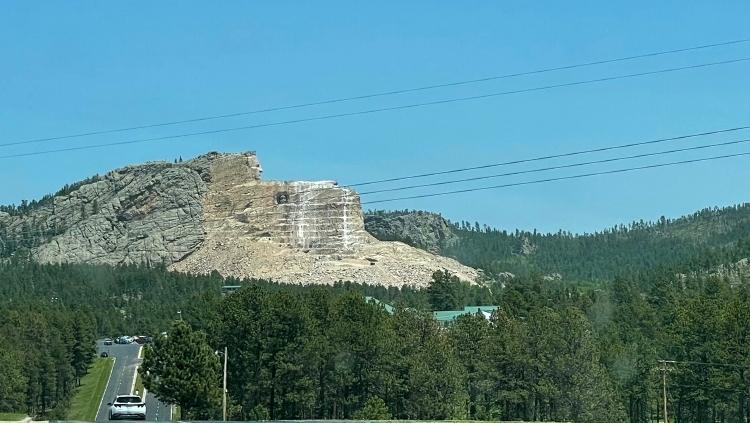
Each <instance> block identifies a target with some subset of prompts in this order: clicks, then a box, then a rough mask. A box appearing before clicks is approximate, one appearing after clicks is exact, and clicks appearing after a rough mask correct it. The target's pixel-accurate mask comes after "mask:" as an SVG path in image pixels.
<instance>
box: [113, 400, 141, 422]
mask: <svg viewBox="0 0 750 423" xmlns="http://www.w3.org/2000/svg"><path fill="white" fill-rule="evenodd" d="M108 405H109V419H110V420H118V419H129V420H132V419H135V420H146V403H145V402H143V400H142V399H141V397H139V396H138V395H118V396H117V397H116V398H115V401H114V402H110V403H109V404H108Z"/></svg>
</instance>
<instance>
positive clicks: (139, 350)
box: [130, 345, 145, 398]
mask: <svg viewBox="0 0 750 423" xmlns="http://www.w3.org/2000/svg"><path fill="white" fill-rule="evenodd" d="M142 350H143V346H142V345H141V346H140V347H138V354H137V355H136V359H140V358H141V351H142ZM136 377H138V363H136V364H135V369H134V370H133V383H132V384H131V385H130V395H133V390H134V389H135V379H136ZM144 398H145V397H144Z"/></svg>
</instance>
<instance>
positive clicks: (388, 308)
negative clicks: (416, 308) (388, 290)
mask: <svg viewBox="0 0 750 423" xmlns="http://www.w3.org/2000/svg"><path fill="white" fill-rule="evenodd" d="M365 302H367V303H373V304H377V305H382V306H383V308H385V311H387V312H388V314H393V312H394V308H393V306H392V305H390V304H386V303H384V302H382V301H380V300H379V299H377V298H375V297H365Z"/></svg>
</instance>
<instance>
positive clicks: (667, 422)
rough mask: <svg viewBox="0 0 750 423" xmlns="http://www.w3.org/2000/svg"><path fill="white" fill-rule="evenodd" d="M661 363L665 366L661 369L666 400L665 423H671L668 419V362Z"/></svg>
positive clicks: (663, 394) (662, 361) (663, 392)
mask: <svg viewBox="0 0 750 423" xmlns="http://www.w3.org/2000/svg"><path fill="white" fill-rule="evenodd" d="M659 362H661V363H662V364H663V367H662V368H661V387H662V396H663V400H664V423H669V419H668V418H667V361H666V360H659Z"/></svg>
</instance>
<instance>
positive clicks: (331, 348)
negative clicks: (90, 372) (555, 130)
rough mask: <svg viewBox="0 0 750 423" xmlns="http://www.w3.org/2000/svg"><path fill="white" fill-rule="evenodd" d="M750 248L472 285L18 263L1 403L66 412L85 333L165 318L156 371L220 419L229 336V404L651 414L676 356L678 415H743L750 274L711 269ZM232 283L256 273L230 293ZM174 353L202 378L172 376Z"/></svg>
mask: <svg viewBox="0 0 750 423" xmlns="http://www.w3.org/2000/svg"><path fill="white" fill-rule="evenodd" d="M749 254H750V242H748V240H741V241H739V242H737V243H735V244H733V245H732V246H730V247H725V248H721V249H713V250H711V252H710V253H706V254H698V255H696V256H694V257H692V258H690V259H688V260H685V261H683V262H681V263H667V264H665V265H663V266H655V267H653V268H651V269H650V270H644V271H638V272H635V271H633V272H630V273H627V274H623V275H620V276H618V277H616V278H614V279H612V280H611V281H610V282H608V283H606V284H605V283H602V284H599V285H593V286H592V285H587V284H576V283H575V282H571V281H565V280H562V281H560V280H549V279H548V278H544V277H543V275H541V274H533V273H532V274H529V275H519V276H517V277H515V278H512V279H508V280H503V281H498V282H496V283H488V284H487V285H485V286H468V285H467V284H464V283H461V282H460V281H457V280H456V278H454V277H453V276H452V275H450V274H447V273H445V272H439V273H436V274H435V275H434V280H433V283H432V284H431V285H430V286H429V287H428V288H427V289H416V288H412V287H403V288H394V287H389V288H386V287H382V286H369V285H360V284H353V283H346V282H340V283H337V284H335V285H332V286H307V285H285V284H279V283H275V282H271V281H265V280H244V281H238V280H232V279H225V278H222V277H221V275H219V274H218V273H213V274H210V275H188V274H180V273H174V272H169V271H167V270H166V269H165V268H163V267H156V268H144V267H139V266H123V267H108V266H89V265H42V264H37V263H33V262H26V261H23V260H10V261H5V262H2V263H0V306H1V307H2V309H3V313H2V314H1V315H0V345H2V348H0V371H1V374H3V375H8V376H7V377H4V378H0V411H28V412H30V413H33V414H39V415H41V414H45V415H52V416H54V415H56V414H55V413H58V414H59V413H61V411H62V410H64V408H65V407H66V398H68V397H69V394H70V392H71V389H72V388H73V387H74V386H75V380H76V378H77V377H80V374H81V371H85V366H84V361H83V360H82V359H77V358H76V357H79V358H80V357H83V356H85V357H89V358H90V356H91V355H90V351H89V353H85V354H83V355H81V353H80V349H82V346H83V345H84V344H85V345H92V344H91V343H90V341H86V342H84V343H82V344H79V347H78V348H79V352H76V349H75V348H74V347H75V345H76V341H75V340H78V339H81V340H84V339H89V340H91V339H93V337H94V336H100V337H103V336H114V335H118V334H146V335H156V334H159V333H161V332H162V331H168V334H169V335H168V337H166V338H159V337H157V341H156V343H155V346H154V348H153V349H149V350H147V351H148V352H147V353H146V361H145V363H144V369H146V370H151V371H150V372H149V373H148V375H144V383H146V384H147V386H149V387H150V389H151V390H152V391H153V392H157V393H158V394H159V395H160V396H161V397H162V398H164V399H165V400H167V401H170V402H175V403H179V404H181V405H182V406H183V410H184V411H185V414H186V417H190V418H208V417H212V418H218V417H220V416H221V410H220V407H219V404H220V394H221V388H220V387H221V370H220V364H221V357H220V356H218V355H217V354H216V351H223V348H224V347H227V348H228V352H229V354H228V355H229V393H230V407H229V414H230V417H231V418H232V419H268V418H276V419H287V418H289V419H292V418H365V419H375V418H398V419H405V418H416V419H445V418H470V419H480V420H498V419H503V420H537V419H538V420H559V421H584V422H585V421H629V422H633V423H645V422H656V421H659V420H662V419H663V416H662V408H663V404H662V403H661V400H660V397H661V389H662V387H661V373H660V365H659V360H665V359H666V360H670V361H674V363H671V364H669V365H668V369H667V370H668V371H667V377H666V379H667V392H668V401H667V405H668V411H669V414H670V418H671V419H672V421H678V422H696V423H707V422H747V421H748V420H749V417H750V416H748V409H749V408H748V392H749V391H750V385H749V384H748V381H747V369H748V368H750V351H748V348H750V327H748V326H747V325H746V322H747V321H748V318H750V289H749V288H748V286H750V285H748V281H747V280H746V278H745V277H744V276H743V274H742V273H741V272H740V273H739V274H735V275H733V276H732V277H731V278H729V277H726V275H724V274H722V273H721V272H715V271H713V270H712V269H716V268H718V267H721V266H722V265H728V264H732V263H735V262H736V261H738V260H739V259H740V258H743V257H748V255H749ZM224 284H227V285H242V286H243V288H242V289H241V290H239V291H238V292H236V293H233V294H230V295H227V296H222V294H221V286H222V285H224ZM365 296H372V297H376V298H378V299H379V300H381V301H383V302H386V303H390V304H393V305H394V306H395V308H396V311H395V313H394V314H392V315H391V314H389V313H388V312H386V310H384V309H383V308H382V307H380V306H378V305H376V304H372V303H367V302H366V301H365V300H364V297H365ZM478 303H482V304H495V305H498V306H500V308H499V310H498V311H497V312H496V313H495V314H494V315H493V316H492V318H491V319H490V320H487V319H485V318H484V317H482V316H476V315H469V316H464V317H461V318H459V319H457V321H456V322H455V323H454V324H453V325H450V326H448V327H447V328H444V327H441V326H440V325H439V324H438V323H437V322H436V321H435V320H434V319H433V318H432V315H431V311H432V310H440V309H450V308H456V309H460V308H462V307H463V306H465V305H470V304H478ZM178 311H181V316H182V317H183V318H184V320H183V321H181V322H177V323H174V320H175V318H176V317H177V312H178ZM173 324H175V325H176V326H172V325H173ZM87 336H88V338H87ZM77 354H78V355H77ZM86 354H88V355H86ZM177 363H179V365H180V366H182V367H181V368H185V366H194V368H193V369H191V371H189V372H180V374H189V375H194V376H195V377H194V378H193V379H188V380H170V379H168V378H167V376H165V374H164V372H165V371H166V370H167V369H174V367H175V366H176V365H178V364H177ZM76 372H78V373H76ZM172 373H174V372H172ZM177 382H179V383H177ZM191 398H192V399H191ZM196 398H197V399H200V400H201V401H199V402H194V401H193V399H196Z"/></svg>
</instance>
